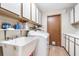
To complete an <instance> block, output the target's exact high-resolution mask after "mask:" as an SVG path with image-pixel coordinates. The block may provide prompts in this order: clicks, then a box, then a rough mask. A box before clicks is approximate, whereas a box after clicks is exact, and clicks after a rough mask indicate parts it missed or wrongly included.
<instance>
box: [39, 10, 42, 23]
mask: <svg viewBox="0 0 79 59" xmlns="http://www.w3.org/2000/svg"><path fill="white" fill-rule="evenodd" d="M38 15H39V16H38V22H39V24H42V13H41V11H39V12H38Z"/></svg>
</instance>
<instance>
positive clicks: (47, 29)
mask: <svg viewBox="0 0 79 59" xmlns="http://www.w3.org/2000/svg"><path fill="white" fill-rule="evenodd" d="M54 16H60V46H61V42H62V37H61V33H62V32H61V14H57V15H49V16H47V32H48V17H54ZM49 43H50V42H49Z"/></svg>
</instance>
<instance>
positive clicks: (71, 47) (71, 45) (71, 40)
mask: <svg viewBox="0 0 79 59" xmlns="http://www.w3.org/2000/svg"><path fill="white" fill-rule="evenodd" d="M73 40H74V38H70V48H69V54H70V55H71V56H74V41H73Z"/></svg>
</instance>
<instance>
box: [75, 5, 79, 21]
mask: <svg viewBox="0 0 79 59" xmlns="http://www.w3.org/2000/svg"><path fill="white" fill-rule="evenodd" d="M75 22H79V4H77V5H76V6H75Z"/></svg>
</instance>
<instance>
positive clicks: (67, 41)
mask: <svg viewBox="0 0 79 59" xmlns="http://www.w3.org/2000/svg"><path fill="white" fill-rule="evenodd" d="M66 50H67V52H68V39H66Z"/></svg>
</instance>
